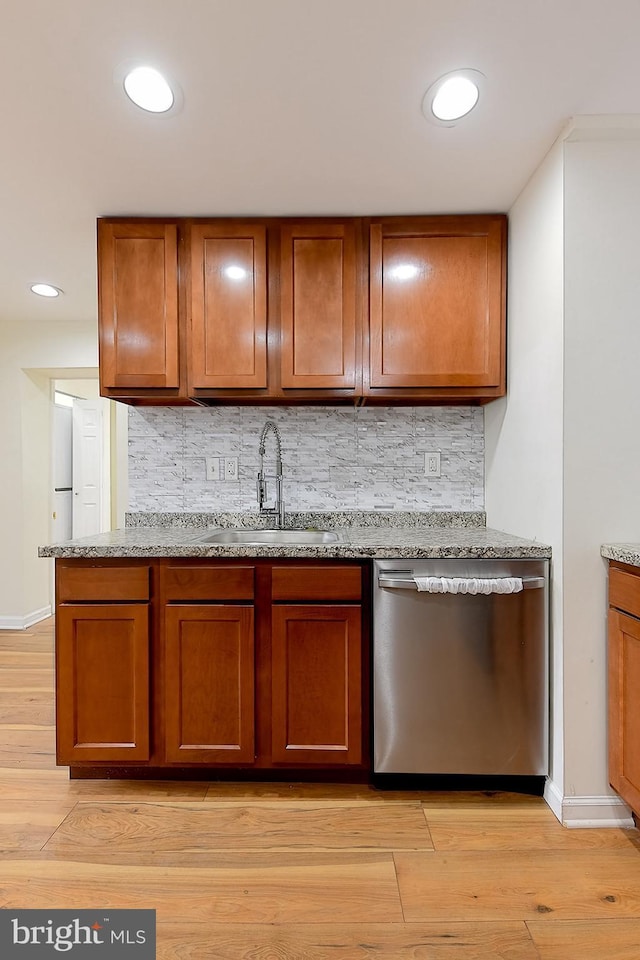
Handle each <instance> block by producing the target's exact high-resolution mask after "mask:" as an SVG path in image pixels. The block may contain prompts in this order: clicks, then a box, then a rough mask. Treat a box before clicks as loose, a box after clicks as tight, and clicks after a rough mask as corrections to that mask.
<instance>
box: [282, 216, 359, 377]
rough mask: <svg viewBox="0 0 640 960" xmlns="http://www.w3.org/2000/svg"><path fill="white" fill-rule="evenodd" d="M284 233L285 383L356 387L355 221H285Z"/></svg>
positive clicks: (283, 374)
mask: <svg viewBox="0 0 640 960" xmlns="http://www.w3.org/2000/svg"><path fill="white" fill-rule="evenodd" d="M280 236H281V364H280V369H281V382H282V387H283V388H292V387H300V388H310V387H311V388H346V387H348V388H351V389H353V388H355V386H356V372H355V364H356V328H357V327H358V328H359V324H357V317H356V299H357V298H356V276H357V270H356V239H355V238H356V233H355V225H354V224H353V223H339V224H327V223H319V224H288V223H283V224H282V226H281V233H280ZM358 332H359V329H358Z"/></svg>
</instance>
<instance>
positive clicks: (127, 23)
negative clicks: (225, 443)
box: [0, 0, 640, 323]
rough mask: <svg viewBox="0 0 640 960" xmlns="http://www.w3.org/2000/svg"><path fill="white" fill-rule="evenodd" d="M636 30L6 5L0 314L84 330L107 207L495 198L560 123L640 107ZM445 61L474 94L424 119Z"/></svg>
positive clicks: (129, 4) (452, 206)
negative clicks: (140, 73)
mask: <svg viewBox="0 0 640 960" xmlns="http://www.w3.org/2000/svg"><path fill="white" fill-rule="evenodd" d="M639 36H640V3H638V0H609V2H605V0H527V2H523V0H440V2H436V0H55V2H52V0H5V2H4V4H3V23H2V31H1V34H0V76H1V78H2V90H3V94H4V96H3V106H2V150H1V152H0V170H1V173H0V210H1V216H0V320H2V321H4V322H7V323H17V322H21V323H22V322H27V321H30V320H34V321H38V320H42V319H44V318H45V317H47V318H49V317H50V318H51V319H53V320H58V319H59V320H63V319H64V320H72V321H78V322H83V321H84V322H88V323H95V317H96V290H95V284H96V280H95V220H96V217H98V216H101V215H109V214H112V215H113V214H123V215H126V214H131V215H141V214H148V215H162V214H174V215H180V214H183V215H186V214H192V215H212V216H218V215H221V214H227V215H250V214H283V215H300V214H324V215H327V214H332V213H336V214H361V213H444V212H465V211H466V212H477V211H499V212H502V211H507V210H508V209H509V207H510V205H511V204H512V202H513V201H514V199H515V198H516V196H517V195H518V193H519V191H520V190H521V188H522V187H523V185H524V184H525V182H526V181H527V179H528V177H529V176H530V175H531V173H532V172H533V170H534V169H535V168H536V166H537V165H538V163H539V162H540V160H541V159H542V157H543V156H544V154H545V153H546V151H547V150H548V149H549V147H550V146H551V144H552V143H553V141H554V140H555V138H556V137H557V136H558V134H559V133H560V131H561V130H562V129H563V127H564V125H565V124H566V123H567V121H568V120H569V119H570V118H571V117H572V116H576V115H584V114H640V56H639V55H638V37H639ZM132 61H135V62H138V61H140V62H147V63H149V64H151V65H153V66H156V67H157V68H158V69H160V70H162V71H164V72H165V73H166V74H168V75H170V76H171V77H173V78H175V79H176V80H177V81H178V82H179V84H180V86H181V88H182V91H183V94H184V104H183V107H182V109H181V111H180V112H178V113H176V114H174V115H170V116H166V117H162V116H150V115H147V114H144V113H143V112H141V111H139V110H137V109H136V108H135V107H133V105H132V104H131V103H130V102H129V101H128V100H127V98H126V97H125V96H124V94H123V93H122V91H121V88H120V87H119V86H118V84H117V83H116V81H115V79H114V76H115V75H116V74H117V73H118V71H119V69H121V68H122V65H123V64H124V63H126V62H132ZM456 67H474V68H476V69H478V70H480V71H482V72H483V73H484V74H485V75H486V78H487V80H486V89H485V92H484V96H483V99H482V101H481V103H480V105H479V106H478V108H477V109H476V110H475V111H474V112H473V113H472V114H471V115H470V116H469V117H468V118H467V120H466V122H463V123H460V124H459V125H458V126H456V127H454V128H450V129H447V128H443V127H438V126H435V125H433V124H429V123H427V122H426V121H425V120H424V118H423V116H422V114H421V110H420V105H421V100H422V96H423V94H424V91H425V90H426V88H427V87H428V86H429V84H430V83H431V82H432V81H433V80H434V79H435V78H436V77H438V76H440V75H441V74H443V73H446V72H448V71H450V70H452V69H455V68H456ZM36 280H44V281H48V282H50V283H53V284H56V285H57V286H59V287H62V288H63V289H64V291H65V296H64V297H60V298H59V299H58V300H57V301H45V300H42V299H40V298H37V297H34V296H33V294H31V293H30V292H29V289H28V287H29V284H30V283H31V282H33V281H36Z"/></svg>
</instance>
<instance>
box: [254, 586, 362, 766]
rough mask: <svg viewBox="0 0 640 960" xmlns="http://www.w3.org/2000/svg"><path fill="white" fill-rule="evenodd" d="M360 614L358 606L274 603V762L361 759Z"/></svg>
mask: <svg viewBox="0 0 640 960" xmlns="http://www.w3.org/2000/svg"><path fill="white" fill-rule="evenodd" d="M361 619H362V618H361V612H360V607H359V606H358V607H348V606H320V605H319V604H314V605H313V606H306V605H301V606H288V605H287V606H279V607H274V609H273V618H272V624H273V630H272V637H271V650H272V653H271V668H272V674H271V685H272V714H271V729H272V740H271V742H272V759H273V761H274V763H287V764H288V763H300V762H306V763H322V762H324V763H329V764H352V763H360V761H361V759H362V641H361V629H360V624H361Z"/></svg>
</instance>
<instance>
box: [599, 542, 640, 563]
mask: <svg viewBox="0 0 640 960" xmlns="http://www.w3.org/2000/svg"><path fill="white" fill-rule="evenodd" d="M600 554H601V556H603V557H605V558H606V559H607V560H618V561H619V562H620V563H629V564H631V566H632V567H640V543H603V544H602V547H601V548H600Z"/></svg>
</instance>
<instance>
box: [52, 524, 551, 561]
mask: <svg viewBox="0 0 640 960" xmlns="http://www.w3.org/2000/svg"><path fill="white" fill-rule="evenodd" d="M340 534H341V539H340V540H339V541H338V542H334V543H329V544H269V545H256V544H237V543H236V544H228V543H206V542H205V543H203V542H202V536H203V534H202V529H201V528H193V527H191V528H182V529H175V528H166V527H165V528H161V527H134V528H127V529H124V530H114V531H112V532H111V533H103V534H97V535H96V536H94V537H86V538H84V539H82V540H70V541H66V542H63V543H58V544H52V545H49V546H46V547H41V548H40V550H39V551H38V552H39V555H40V556H41V557H61V558H62V557H66V558H87V559H89V558H107V557H120V558H125V557H126V558H136V557H137V558H142V557H144V558H161V557H203V558H216V557H218V558H225V557H226V558H231V557H234V558H239V559H243V558H251V557H265V558H286V557H290V558H300V559H303V558H312V559H326V560H330V559H340V558H345V559H346V558H350V559H366V558H378V559H383V558H386V559H394V558H404V559H409V558H413V559H420V558H477V559H482V558H485V559H516V558H521V559H546V558H548V557H550V556H551V548H550V547H549V546H547V545H546V544H543V543H538V542H537V541H532V540H526V539H523V538H520V537H515V536H512V535H510V534H508V533H503V532H501V531H498V530H491V529H488V528H486V527H475V528H473V527H472V528H461V529H460V528H451V527H450V528H446V527H422V528H406V527H405V528H401V527H400V528H389V527H382V528H380V527H377V528H376V527H350V528H344V529H342V530H341V531H340Z"/></svg>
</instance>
